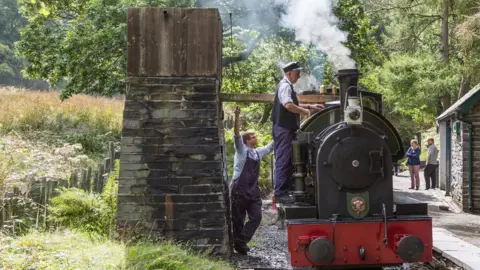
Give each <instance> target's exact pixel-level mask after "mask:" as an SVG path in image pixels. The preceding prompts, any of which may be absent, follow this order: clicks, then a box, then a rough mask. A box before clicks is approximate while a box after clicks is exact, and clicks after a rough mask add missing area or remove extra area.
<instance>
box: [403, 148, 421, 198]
mask: <svg viewBox="0 0 480 270" xmlns="http://www.w3.org/2000/svg"><path fill="white" fill-rule="evenodd" d="M410 145H411V147H410V148H408V150H407V153H406V156H407V165H408V170H409V172H410V180H411V184H410V189H416V190H418V189H419V188H420V174H419V173H420V147H419V145H418V142H417V140H412V141H411V142H410Z"/></svg>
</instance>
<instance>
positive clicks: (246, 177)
mask: <svg viewBox="0 0 480 270" xmlns="http://www.w3.org/2000/svg"><path fill="white" fill-rule="evenodd" d="M254 151H255V153H256V154H257V157H258V158H257V160H255V159H253V158H251V157H250V155H251V154H250V149H249V150H248V151H247V161H246V162H245V166H244V167H243V171H242V173H241V174H240V177H239V178H237V179H236V180H234V182H233V183H232V223H233V224H232V225H233V238H234V241H235V242H234V245H235V246H246V245H247V243H248V242H249V241H250V240H251V239H252V237H253V234H254V233H255V231H256V230H257V228H258V226H260V222H261V221H262V199H261V196H260V188H259V187H258V178H259V174H260V161H261V160H260V156H259V155H258V152H257V151H256V150H254ZM246 213H247V214H248V222H247V223H246V224H244V223H245V214H246Z"/></svg>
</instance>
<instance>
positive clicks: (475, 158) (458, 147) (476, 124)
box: [451, 104, 480, 212]
mask: <svg viewBox="0 0 480 270" xmlns="http://www.w3.org/2000/svg"><path fill="white" fill-rule="evenodd" d="M466 120H468V121H470V122H472V124H473V133H472V134H470V132H469V129H468V126H467V125H466V124H464V123H461V122H460V125H461V134H460V135H457V134H456V130H455V122H454V121H453V124H452V181H451V195H452V198H453V199H454V201H455V202H456V203H457V204H458V205H459V206H460V207H462V208H463V210H464V211H473V212H478V211H479V210H480V133H479V131H480V104H477V105H475V106H474V107H473V108H472V109H471V110H470V112H469V113H468V114H467V115H466ZM470 136H472V139H473V141H472V205H473V209H469V205H468V200H469V185H470V183H469V175H470V168H469V160H468V153H469V138H470Z"/></svg>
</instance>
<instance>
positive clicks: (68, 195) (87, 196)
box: [49, 187, 112, 235]
mask: <svg viewBox="0 0 480 270" xmlns="http://www.w3.org/2000/svg"><path fill="white" fill-rule="evenodd" d="M49 210H50V217H49V218H50V221H51V222H53V223H54V224H55V225H57V226H64V227H67V228H71V229H73V230H79V231H85V232H88V233H93V234H99V235H106V234H107V233H108V232H109V229H108V226H109V224H110V220H111V218H112V217H111V212H110V211H109V207H108V205H107V203H106V202H105V201H104V200H103V199H102V197H101V196H100V195H99V194H94V193H89V192H86V191H84V190H81V189H78V188H70V189H67V188H63V187H62V188H60V189H59V195H58V196H57V197H53V198H52V199H51V206H50V208H49Z"/></svg>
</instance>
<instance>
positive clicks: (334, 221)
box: [277, 69, 432, 269]
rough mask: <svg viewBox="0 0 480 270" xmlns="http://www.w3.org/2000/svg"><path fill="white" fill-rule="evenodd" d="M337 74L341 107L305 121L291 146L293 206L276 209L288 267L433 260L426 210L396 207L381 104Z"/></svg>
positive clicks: (350, 75)
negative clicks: (283, 231)
mask: <svg viewBox="0 0 480 270" xmlns="http://www.w3.org/2000/svg"><path fill="white" fill-rule="evenodd" d="M360 75H361V74H360V73H359V72H358V70H356V69H347V70H339V72H338V73H337V75H336V76H337V77H338V81H339V84H340V101H339V103H340V104H336V105H333V106H330V107H327V108H326V109H324V110H323V111H320V112H318V113H316V114H314V115H312V116H311V117H310V118H308V119H306V120H305V121H304V122H303V123H302V125H301V127H300V129H299V130H298V131H297V136H296V140H295V141H294V142H293V154H292V162H293V165H294V167H295V170H294V174H293V176H292V177H293V179H292V180H293V181H291V184H290V187H289V191H290V194H291V196H294V198H295V203H294V204H293V205H288V206H287V205H277V206H278V207H279V210H281V211H282V213H283V215H282V216H283V218H284V219H285V223H286V226H287V235H288V250H289V253H290V260H291V265H292V267H294V268H296V267H314V268H319V269H322V268H329V269H331V268H342V269H344V268H349V267H354V268H363V267H369V268H371V267H380V266H395V265H401V264H403V263H405V262H428V261H431V260H432V219H431V217H429V216H428V211H427V204H422V203H420V204H399V203H396V204H395V203H394V196H393V182H392V181H393V176H392V175H393V173H392V162H395V161H397V160H399V159H401V158H403V157H404V149H403V146H402V141H401V139H400V136H399V134H398V132H397V131H396V129H395V128H394V127H393V126H392V124H391V123H390V122H389V121H388V120H387V119H386V118H385V117H383V116H382V113H381V110H382V100H381V96H380V95H378V94H374V93H371V92H368V91H362V90H360V89H359V86H358V78H359V76H360Z"/></svg>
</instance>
